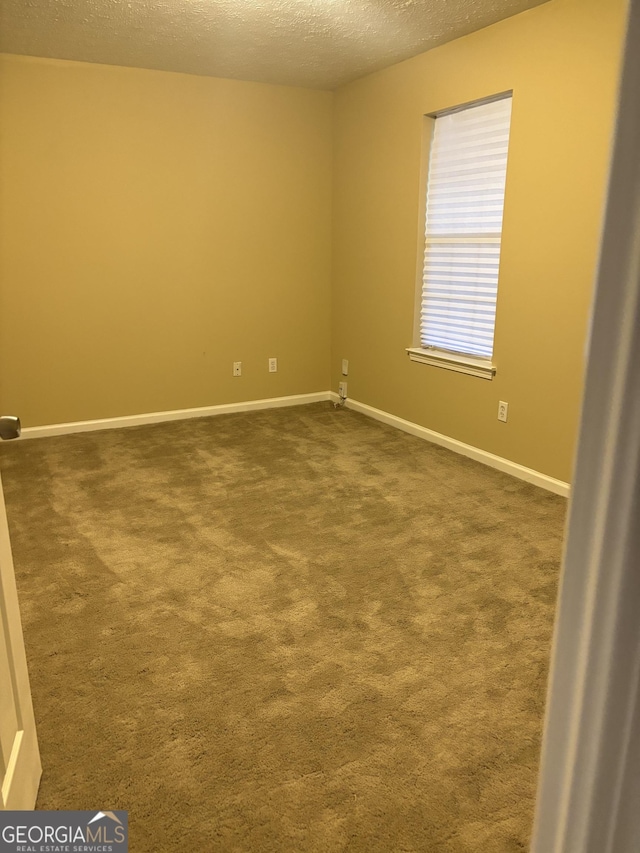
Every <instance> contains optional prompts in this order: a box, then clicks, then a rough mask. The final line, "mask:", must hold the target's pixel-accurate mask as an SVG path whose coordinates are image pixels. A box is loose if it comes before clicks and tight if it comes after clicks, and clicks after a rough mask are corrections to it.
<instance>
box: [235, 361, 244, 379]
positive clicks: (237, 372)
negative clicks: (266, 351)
mask: <svg viewBox="0 0 640 853" xmlns="http://www.w3.org/2000/svg"><path fill="white" fill-rule="evenodd" d="M233 375H234V376H242V362H241V361H234V362H233Z"/></svg>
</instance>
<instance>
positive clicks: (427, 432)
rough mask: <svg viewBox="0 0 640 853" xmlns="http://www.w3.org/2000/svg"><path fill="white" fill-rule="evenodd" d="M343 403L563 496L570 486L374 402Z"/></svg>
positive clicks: (348, 401) (333, 397) (335, 397)
mask: <svg viewBox="0 0 640 853" xmlns="http://www.w3.org/2000/svg"><path fill="white" fill-rule="evenodd" d="M331 399H332V400H333V401H334V402H337V401H338V399H339V398H338V395H337V394H335V393H333V392H332V393H331ZM345 406H346V408H347V409H353V411H354V412H360V413H361V414H363V415H367V416H368V417H370V418H374V419H375V420H376V421H382V423H385V424H389V426H392V427H395V428H396V429H401V430H402V431H403V432H408V433H410V434H411V435H415V436H417V437H418V438H423V439H425V440H426V441H431V442H433V444H439V445H440V446H441V447H446V448H448V449H449V450H453V451H454V452H455V453H460V454H461V455H462V456H468V457H469V458H470V459H475V460H476V462H482V463H483V464H484V465H488V466H489V467H490V468H496V469H497V470H498V471H504V473H505V474H511V476H512V477H517V478H518V479H519V480H526V482H527V483H533V485H534V486H540V487H541V488H543V489H547V491H549V492H553V493H554V494H556V495H562V496H563V497H565V498H566V497H568V496H569V491H570V488H571V487H570V485H569V483H565V482H564V481H563V480H556V479H555V478H554V477H549V476H548V475H547V474H541V473H540V471H534V470H533V469H532V468H525V466H524V465H519V464H518V463H517V462H511V460H509V459H504V458H503V457H502V456H496V455H495V454H493V453H489V452H488V451H486V450H481V449H480V448H479V447H473V446H472V445H471V444H464V442H462V441H458V440H457V439H455V438H449V436H448V435H442V433H439V432H434V431H433V430H431V429H427V428H426V427H423V426H420V425H419V424H414V423H413V422H412V421H405V420H404V419H403V418H398V417H396V415H391V414H389V412H384V411H382V409H374V407H373V406H368V405H367V404H366V403H358V401H357V400H350V399H348V400H347V402H346V403H345Z"/></svg>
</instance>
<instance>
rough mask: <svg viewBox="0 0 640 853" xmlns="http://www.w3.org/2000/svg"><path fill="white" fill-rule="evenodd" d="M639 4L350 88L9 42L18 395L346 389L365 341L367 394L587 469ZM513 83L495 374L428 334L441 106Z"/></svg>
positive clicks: (373, 401)
mask: <svg viewBox="0 0 640 853" xmlns="http://www.w3.org/2000/svg"><path fill="white" fill-rule="evenodd" d="M624 9H625V2H624V0H550V2H548V3H546V4H544V5H542V6H539V7H537V8H536V9H533V10H531V11H530V12H526V13H524V14H522V15H518V16H516V17H513V18H510V19H508V20H506V21H503V22H501V23H499V24H496V25H494V26H492V27H489V28H487V29H485V30H482V31H480V32H478V33H475V34H472V35H469V36H466V37H465V38H462V39H459V40H457V41H455V42H452V43H450V44H447V45H444V46H442V47H440V48H437V49H435V50H432V51H429V52H427V53H425V54H422V55H420V56H418V57H416V58H414V59H412V60H409V61H407V62H404V63H400V64H399V65H396V66H393V67H391V68H389V69H386V70H384V71H381V72H378V73H376V74H372V75H369V76H368V77H365V78H363V79H361V80H359V81H356V82H355V83H352V84H350V85H348V86H345V87H343V88H341V89H339V90H338V91H337V92H335V93H333V94H331V93H327V92H318V91H310V90H303V89H294V88H287V87H278V86H268V85H261V84H256V83H243V82H238V81H233V80H220V79H210V78H203V77H195V76H187V75H181V74H171V73H166V72H158V71H144V70H139V69H124V68H115V67H106V66H99V65H89V64H84V63H72V62H62V61H55V60H43V59H32V58H22V57H13V56H4V57H0V285H1V287H0V389H1V391H2V397H1V399H0V408H2V410H3V411H5V412H16V413H18V414H20V415H21V416H22V417H23V420H24V422H25V424H26V425H36V424H43V423H55V422H61V421H70V420H79V419H88V418H98V417H109V416H117V415H125V414H135V413H139V412H151V411H157V410H166V409H180V408H185V407H192V406H208V405H215V404H217V403H230V402H236V401H242V400H251V399H259V398H263V397H273V396H280V395H288V394H299V393H306V392H313V391H323V390H326V389H328V388H329V387H330V385H331V386H332V387H333V389H334V390H337V383H338V381H339V378H340V376H339V365H340V359H341V358H343V357H344V358H348V359H349V360H350V374H349V377H348V383H349V396H350V397H351V398H352V399H356V400H359V401H361V402H363V403H368V404H369V405H372V406H375V407H378V408H381V409H383V410H385V411H388V412H391V413H393V414H395V415H398V416H400V417H403V418H406V419H408V420H411V421H415V422H416V423H419V424H422V425H424V426H426V427H428V428H430V429H432V430H435V431H437V432H440V433H444V434H445V435H448V436H451V437H453V438H455V439H458V440H460V441H463V442H466V443H468V444H471V445H474V446H476V447H479V448H482V449H484V450H487V451H489V452H491V453H495V454H497V455H499V456H503V457H505V458H507V459H510V460H512V461H515V462H518V463H520V464H522V465H525V466H528V467H531V468H534V469H536V470H538V471H541V472H544V473H546V474H549V475H551V476H554V477H558V478H560V479H563V480H568V479H570V472H571V464H572V457H573V448H574V442H575V437H576V428H577V419H578V416H579V403H580V396H581V387H582V373H583V355H584V346H585V332H586V326H587V320H588V312H589V306H590V299H591V291H592V282H593V274H594V270H595V264H596V257H597V247H598V238H599V226H600V221H601V214H602V202H603V198H604V191H605V183H606V172H607V162H608V155H609V143H610V135H611V130H612V123H613V118H614V104H615V91H616V79H617V71H618V64H619V54H620V46H621V40H622V31H623V23H624ZM507 89H513V92H514V95H513V118H512V130H511V149H510V157H509V167H508V178H507V191H506V202H505V218H504V234H503V237H504V239H503V250H502V266H501V275H500V283H499V297H498V314H497V327H496V339H495V361H496V363H497V367H498V373H497V376H496V378H495V379H494V381H492V382H487V381H485V380H482V379H476V378H473V377H468V376H464V375H462V374H456V373H452V372H450V371H445V370H441V369H437V368H433V367H428V366H426V365H422V364H415V363H412V362H410V361H409V359H408V356H407V355H406V353H405V348H406V347H407V346H410V345H411V344H412V343H413V340H412V336H413V325H414V304H415V286H416V265H417V259H418V257H419V255H420V254H421V246H420V234H419V231H420V223H419V219H420V209H421V206H422V205H421V197H422V192H423V188H422V187H421V183H420V169H421V146H422V139H421V136H422V125H423V115H424V114H426V113H430V112H434V111H437V110H441V109H444V108H446V107H451V106H454V105H456V104H460V103H464V102H467V101H470V100H474V99H477V98H482V97H485V96H487V95H491V94H493V93H496V92H502V91H505V90H507ZM332 138H333V147H332ZM332 205H333V208H332ZM332 267H333V269H332ZM331 280H332V281H333V286H332V287H331ZM331 311H332V316H331ZM269 356H277V357H278V359H279V372H278V373H277V374H269V373H268V372H267V359H268V357H269ZM236 360H241V361H242V362H243V368H244V375H243V376H242V377H241V378H240V379H234V378H233V377H232V375H231V364H232V362H233V361H236ZM498 400H505V401H507V402H508V403H509V421H508V423H507V424H502V423H499V422H498V421H497V418H496V414H497V403H498Z"/></svg>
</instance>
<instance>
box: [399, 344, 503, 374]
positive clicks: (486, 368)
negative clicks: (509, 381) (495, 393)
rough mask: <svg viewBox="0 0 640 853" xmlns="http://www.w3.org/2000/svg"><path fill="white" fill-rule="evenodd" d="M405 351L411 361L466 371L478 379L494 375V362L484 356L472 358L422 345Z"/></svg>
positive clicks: (460, 371)
mask: <svg viewBox="0 0 640 853" xmlns="http://www.w3.org/2000/svg"><path fill="white" fill-rule="evenodd" d="M407 353H408V354H409V358H410V359H411V361H416V362H418V363H420V364H430V365H431V366H432V367H443V368H444V369H445V370H455V371H456V373H466V374H467V375H468V376H477V377H478V378H479V379H493V377H494V376H495V375H496V366H495V364H492V363H491V361H489V360H488V359H486V358H474V357H473V356H471V355H457V354H456V353H453V352H445V351H444V350H437V349H433V350H431V349H423V348H422V347H407Z"/></svg>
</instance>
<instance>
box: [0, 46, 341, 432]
mask: <svg viewBox="0 0 640 853" xmlns="http://www.w3.org/2000/svg"><path fill="white" fill-rule="evenodd" d="M0 63H1V64H0V128H1V131H0V282H1V284H2V293H1V300H2V301H1V304H0V309H1V320H0V323H1V326H0V381H1V383H2V392H3V396H2V400H1V401H0V402H1V407H2V410H3V411H5V412H15V413H17V414H20V415H21V416H22V418H23V422H24V423H25V425H35V424H43V423H55V422H64V421H70V420H77V419H90V418H99V417H107V416H117V415H125V414H135V413H139V412H152V411H158V410H166V409H179V408H185V407H192V406H207V405H213V404H216V403H228V402H235V401H241V400H251V399H258V398H262V397H274V396H280V395H287V394H299V393H306V392H314V391H324V390H326V389H327V388H328V387H329V341H330V331H329V319H330V285H329V276H330V227H331V226H330V216H331V119H332V116H331V95H330V94H329V93H327V92H317V91H309V90H303V89H294V88H287V87H278V86H267V85H260V84H256V83H243V82H238V81H232V80H218V79H209V78H204V77H194V76H187V75H182V74H170V73H163V72H156V71H144V70H138V69H125V68H114V67H106V66H99V65H89V64H84V63H73V62H60V61H51V60H43V59H31V58H22V57H14V56H4V57H1V58H0ZM270 356H276V357H277V358H278V359H279V371H278V373H276V374H269V373H268V371H267V360H268V358H269V357H270ZM233 361H242V363H243V376H242V377H241V378H233V376H232V362H233Z"/></svg>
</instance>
